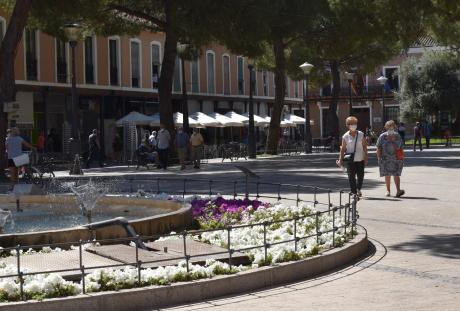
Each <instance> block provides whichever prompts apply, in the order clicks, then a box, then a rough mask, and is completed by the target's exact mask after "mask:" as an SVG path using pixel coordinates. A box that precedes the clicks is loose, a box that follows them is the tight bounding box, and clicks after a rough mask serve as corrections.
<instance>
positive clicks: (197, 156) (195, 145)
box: [190, 128, 204, 169]
mask: <svg viewBox="0 0 460 311" xmlns="http://www.w3.org/2000/svg"><path fill="white" fill-rule="evenodd" d="M190 144H191V145H192V161H193V167H194V168H196V169H199V168H200V160H201V151H202V149H203V144H204V139H203V136H201V134H200V133H199V132H198V130H197V129H196V128H195V129H193V134H192V137H190Z"/></svg>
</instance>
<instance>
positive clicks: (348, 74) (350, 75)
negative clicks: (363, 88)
mask: <svg viewBox="0 0 460 311" xmlns="http://www.w3.org/2000/svg"><path fill="white" fill-rule="evenodd" d="M345 76H346V77H347V80H348V98H349V99H348V115H350V116H352V115H353V101H352V93H351V83H352V82H353V77H354V76H355V74H354V72H348V71H346V72H345Z"/></svg>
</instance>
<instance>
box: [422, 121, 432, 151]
mask: <svg viewBox="0 0 460 311" xmlns="http://www.w3.org/2000/svg"><path fill="white" fill-rule="evenodd" d="M432 128H433V127H432V126H431V123H430V122H428V121H424V122H423V126H422V130H423V136H425V144H426V149H430V138H431V131H432Z"/></svg>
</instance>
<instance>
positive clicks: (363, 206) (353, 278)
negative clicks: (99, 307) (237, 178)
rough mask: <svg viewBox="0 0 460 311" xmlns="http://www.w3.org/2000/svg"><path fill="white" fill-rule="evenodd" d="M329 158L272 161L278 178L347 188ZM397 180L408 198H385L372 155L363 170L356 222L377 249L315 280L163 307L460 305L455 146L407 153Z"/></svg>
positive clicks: (459, 164)
mask: <svg viewBox="0 0 460 311" xmlns="http://www.w3.org/2000/svg"><path fill="white" fill-rule="evenodd" d="M332 160H333V156H328V155H326V156H320V157H318V156H313V157H311V159H305V158H304V159H301V158H299V159H296V161H295V165H294V167H296V169H295V170H290V169H288V170H284V168H285V167H290V163H291V161H289V160H284V159H283V160H276V161H274V162H275V163H276V167H277V168H278V172H277V173H276V176H280V178H281V179H283V178H286V179H289V181H290V182H292V181H294V180H297V181H298V182H303V181H304V180H305V183H311V182H312V181H314V180H315V179H316V178H318V180H319V181H320V182H321V183H326V182H327V181H332V183H331V184H333V185H334V186H342V187H344V186H345V185H346V179H345V177H344V176H343V175H341V174H340V172H337V170H336V169H334V168H332V167H331V166H330V165H331V162H332ZM275 163H274V164H275ZM258 165H259V163H257V165H256V166H258ZM328 166H329V168H328ZM254 169H255V171H258V169H257V168H254ZM261 170H263V169H261ZM290 172H292V174H293V175H295V177H291V178H288V176H287V175H289V174H290ZM259 173H260V174H263V173H262V172H260V171H259ZM312 174H315V175H316V174H318V177H314V176H312ZM402 181H403V188H404V189H405V190H406V193H407V194H406V196H405V197H403V198H401V199H396V198H394V197H392V198H386V197H384V195H383V194H384V191H385V189H384V184H383V181H382V180H381V178H380V177H379V176H378V169H377V167H376V163H375V160H373V161H371V163H370V166H369V167H368V168H367V169H366V187H365V188H366V189H365V198H364V200H362V201H361V202H360V204H359V210H360V216H361V218H360V223H361V224H362V225H363V226H365V227H366V228H367V230H368V233H369V236H370V239H371V242H372V244H373V245H374V247H375V252H373V253H372V254H371V255H369V256H368V257H366V258H364V259H362V260H361V261H359V262H357V263H355V264H353V265H351V266H348V267H344V268H343V269H340V270H338V271H335V272H334V273H331V274H327V275H324V276H320V277H317V278H314V279H310V280H305V281H302V282H297V283H293V284H287V285H284V286H280V287H276V288H271V289H267V290H262V291H258V292H252V293H247V294H244V295H238V296H232V297H224V298H220V299H215V300H210V301H204V302H200V303H195V304H189V305H184V306H178V307H173V308H168V309H166V310H175V311H185V310H209V311H217V310H231V309H234V310H277V311H278V310H333V309H341V310H358V309H360V310H459V306H460V205H459V203H458V202H459V200H458V198H459V192H460V152H459V151H458V150H447V151H446V150H443V149H437V150H430V151H423V152H422V153H419V152H417V153H412V152H408V153H407V161H406V165H405V168H404V171H403V177H402ZM393 192H395V191H394V190H393Z"/></svg>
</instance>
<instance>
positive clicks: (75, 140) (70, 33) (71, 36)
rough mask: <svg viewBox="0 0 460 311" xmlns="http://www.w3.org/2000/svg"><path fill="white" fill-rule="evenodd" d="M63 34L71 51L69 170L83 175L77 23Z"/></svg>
mask: <svg viewBox="0 0 460 311" xmlns="http://www.w3.org/2000/svg"><path fill="white" fill-rule="evenodd" d="M64 32H65V35H66V37H67V40H68V41H69V44H70V47H71V50H72V76H71V77H72V79H71V82H72V88H71V98H72V101H71V106H72V107H71V111H72V119H71V120H72V121H71V128H72V138H71V139H70V142H71V150H72V154H73V155H74V165H73V166H72V168H71V169H70V172H69V174H70V175H83V171H82V169H81V165H80V141H81V140H80V126H79V121H78V116H77V80H76V70H75V48H76V47H77V43H78V40H80V38H81V33H82V27H81V26H80V25H79V24H77V23H70V24H66V25H65V26H64Z"/></svg>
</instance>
